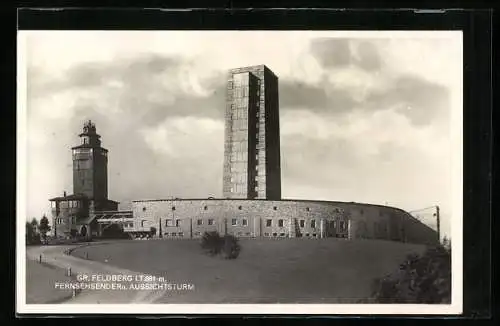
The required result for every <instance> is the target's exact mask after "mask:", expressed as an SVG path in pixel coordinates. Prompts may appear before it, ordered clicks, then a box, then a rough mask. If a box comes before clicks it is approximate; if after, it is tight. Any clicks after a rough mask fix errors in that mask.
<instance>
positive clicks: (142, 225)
mask: <svg viewBox="0 0 500 326" xmlns="http://www.w3.org/2000/svg"><path fill="white" fill-rule="evenodd" d="M144 222H145V221H144V220H142V221H141V227H142V228H143V227H144Z"/></svg>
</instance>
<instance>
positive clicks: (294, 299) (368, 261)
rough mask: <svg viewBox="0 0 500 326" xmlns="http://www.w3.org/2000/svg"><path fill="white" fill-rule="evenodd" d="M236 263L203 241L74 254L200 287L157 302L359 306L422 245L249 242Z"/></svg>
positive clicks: (125, 245)
mask: <svg viewBox="0 0 500 326" xmlns="http://www.w3.org/2000/svg"><path fill="white" fill-rule="evenodd" d="M240 243H241V246H242V251H241V253H240V256H239V257H238V258H237V259H235V260H224V259H222V258H219V257H209V256H207V255H205V254H204V253H203V252H202V250H201V249H200V246H199V241H198V240H149V241H133V240H129V241H117V242H115V243H111V244H107V245H104V246H89V247H84V248H79V249H76V250H75V251H74V252H73V255H75V256H77V257H82V258H84V257H87V258H88V259H90V260H96V261H99V262H104V263H106V264H110V265H113V266H117V267H120V268H124V269H128V270H133V271H137V272H143V273H145V274H151V275H156V276H164V277H165V278H166V279H167V280H168V281H169V282H170V283H174V284H184V283H190V284H194V286H195V288H194V290H192V291H165V295H164V296H163V297H162V298H161V299H160V301H159V302H158V303H356V302H359V300H361V299H367V298H369V297H370V294H371V284H372V281H373V279H374V278H376V277H380V276H383V275H386V274H389V273H392V272H393V271H394V270H397V269H398V266H399V264H400V263H401V262H402V261H404V258H405V257H406V255H408V254H410V253H422V252H423V251H424V250H425V247H424V246H421V245H413V244H404V243H399V242H391V241H381V240H356V241H349V240H344V239H334V238H328V239H316V240H314V239H279V240H277V239H246V240H240Z"/></svg>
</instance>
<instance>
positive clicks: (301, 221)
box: [300, 220, 306, 228]
mask: <svg viewBox="0 0 500 326" xmlns="http://www.w3.org/2000/svg"><path fill="white" fill-rule="evenodd" d="M305 224H306V221H305V220H300V227H301V228H303V227H304V226H305Z"/></svg>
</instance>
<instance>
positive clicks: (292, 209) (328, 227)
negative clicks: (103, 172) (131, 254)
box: [130, 199, 437, 244]
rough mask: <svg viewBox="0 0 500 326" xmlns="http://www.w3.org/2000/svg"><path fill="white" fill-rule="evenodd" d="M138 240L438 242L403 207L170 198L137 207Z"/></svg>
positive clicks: (135, 226)
mask: <svg viewBox="0 0 500 326" xmlns="http://www.w3.org/2000/svg"><path fill="white" fill-rule="evenodd" d="M132 212H133V228H132V229H131V231H130V233H131V235H132V236H133V237H140V236H143V235H145V234H148V233H149V232H150V230H151V228H154V230H155V231H156V232H155V234H154V236H155V237H158V238H164V239H190V238H198V237H201V236H202V235H203V233H204V232H207V231H217V232H219V233H220V234H232V235H235V236H237V237H241V238H261V237H265V238H326V237H337V238H346V239H385V240H393V241H402V242H410V243H427V244H431V243H435V242H436V241H437V235H436V232H435V231H434V230H432V229H431V228H429V227H427V226H425V225H424V224H422V223H420V222H418V221H416V220H415V219H414V218H413V217H412V216H411V215H410V214H409V213H407V212H405V211H403V210H400V209H398V208H393V207H388V206H378V205H369V204H359V203H346V202H331V201H310V200H276V201H273V200H258V199H257V200H245V199H173V200H171V199H165V200H138V201H134V202H133V205H132ZM132 230H133V231H132Z"/></svg>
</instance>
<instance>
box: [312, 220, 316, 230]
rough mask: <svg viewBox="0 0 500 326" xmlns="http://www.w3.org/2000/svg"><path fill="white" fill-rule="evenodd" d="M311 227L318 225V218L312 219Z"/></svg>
mask: <svg viewBox="0 0 500 326" xmlns="http://www.w3.org/2000/svg"><path fill="white" fill-rule="evenodd" d="M311 227H312V228H313V229H314V228H315V227H316V220H311Z"/></svg>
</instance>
